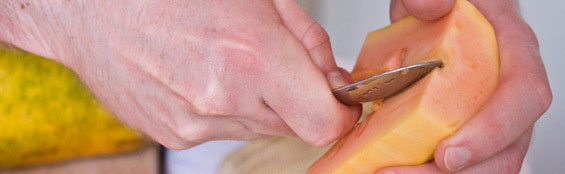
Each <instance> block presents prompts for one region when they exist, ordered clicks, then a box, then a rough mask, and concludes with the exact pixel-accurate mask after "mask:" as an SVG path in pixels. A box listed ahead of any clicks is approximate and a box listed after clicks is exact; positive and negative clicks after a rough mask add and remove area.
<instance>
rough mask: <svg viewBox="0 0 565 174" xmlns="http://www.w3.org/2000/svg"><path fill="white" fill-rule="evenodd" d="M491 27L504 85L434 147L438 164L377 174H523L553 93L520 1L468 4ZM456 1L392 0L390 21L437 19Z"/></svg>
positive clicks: (478, 1)
mask: <svg viewBox="0 0 565 174" xmlns="http://www.w3.org/2000/svg"><path fill="white" fill-rule="evenodd" d="M469 1H470V2H471V3H473V5H475V6H476V7H477V8H478V9H479V10H480V11H481V12H482V13H483V15H484V16H485V17H486V18H487V19H488V20H489V22H490V23H491V24H492V25H493V27H494V30H495V33H496V39H497V42H498V45H499V50H500V61H501V64H500V66H501V67H500V82H499V85H498V88H497V89H496V91H495V93H494V94H493V95H492V96H491V97H490V99H489V100H488V101H487V103H486V104H485V105H484V106H483V108H482V109H481V110H480V111H479V112H478V113H477V114H476V115H475V116H474V117H473V118H472V119H470V120H469V121H467V123H465V124H464V125H463V126H462V127H461V129H459V131H457V132H456V133H455V134H454V135H453V136H451V137H449V138H447V139H445V140H443V141H442V142H441V143H440V144H439V145H438V146H437V148H436V150H435V153H434V159H435V160H434V161H432V162H430V163H426V164H422V165H418V166H404V167H390V168H385V169H382V170H380V171H378V172H377V173H446V172H447V173H450V172H457V173H519V172H520V169H521V166H522V161H523V160H524V156H525V155H526V152H527V150H528V147H529V145H530V140H531V136H532V130H533V126H534V122H536V120H537V119H538V118H539V117H540V116H541V115H542V114H543V113H544V112H545V111H546V110H547V109H548V108H549V106H550V104H551V101H552V94H551V90H550V88H549V82H548V80H547V74H546V72H545V68H544V66H543V63H542V60H541V57H540V54H539V45H538V41H537V39H536V36H535V34H534V33H533V31H532V29H531V28H530V27H529V26H528V24H526V22H525V21H524V20H523V19H522V16H521V14H520V12H519V10H518V2H517V0H497V1H490V0H469ZM454 4H455V0H392V3H391V20H392V21H396V20H398V19H400V18H402V17H404V16H407V15H413V16H415V17H416V18H419V19H422V20H434V19H437V18H439V17H441V16H443V15H445V14H447V13H448V12H449V11H450V10H451V8H453V5H454Z"/></svg>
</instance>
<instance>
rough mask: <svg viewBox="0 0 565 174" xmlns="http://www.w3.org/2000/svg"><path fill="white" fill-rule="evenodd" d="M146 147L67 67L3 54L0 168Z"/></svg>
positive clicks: (22, 55)
mask: <svg viewBox="0 0 565 174" xmlns="http://www.w3.org/2000/svg"><path fill="white" fill-rule="evenodd" d="M144 144H145V140H144V139H143V138H142V137H141V136H140V135H139V134H138V133H136V132H134V131H132V130H130V129H128V128H127V127H125V126H123V125H122V124H120V122H118V121H117V120H116V119H115V118H114V117H113V116H112V114H111V113H110V112H108V111H107V110H106V109H105V108H104V107H103V106H102V105H101V104H100V103H99V102H98V101H97V100H96V98H95V97H93V95H92V94H91V93H90V92H89V91H88V89H87V88H86V87H85V86H84V85H83V84H82V83H81V81H80V80H79V79H78V78H77V76H76V74H75V73H74V72H73V71H71V70H69V69H67V68H65V67H64V66H62V65H60V64H58V63H56V62H54V61H51V60H48V59H45V58H42V57H39V56H35V55H32V54H28V53H23V52H17V51H8V50H0V168H13V167H18V166H24V165H31V164H38V163H45V162H55V161H62V160H67V159H71V158H77V157H86V156H94V155H102V154H113V153H119V152H126V151H132V150H135V149H138V148H140V147H141V146H143V145H144Z"/></svg>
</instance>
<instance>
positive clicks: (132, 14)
mask: <svg viewBox="0 0 565 174" xmlns="http://www.w3.org/2000/svg"><path fill="white" fill-rule="evenodd" d="M0 28H1V29H2V31H0V40H2V41H4V42H7V43H9V44H12V45H15V46H17V47H19V48H21V49H24V50H26V51H29V52H32V53H35V54H38V55H41V56H44V57H47V58H50V59H53V60H55V61H57V62H60V63H62V64H63V65H65V66H67V67H69V68H71V69H72V70H74V71H75V72H77V73H78V75H79V76H80V78H81V79H82V80H83V81H84V83H85V84H86V85H87V86H88V87H89V88H90V90H91V91H92V92H93V93H94V94H95V95H96V97H97V98H98V99H99V100H100V101H101V102H102V103H103V104H104V105H105V106H106V107H107V108H108V109H110V110H111V111H112V112H113V113H114V114H115V115H116V116H117V117H118V118H119V119H120V120H122V121H123V122H125V123H126V124H128V125H129V126H131V127H133V128H135V129H139V130H141V131H142V132H144V133H145V134H147V135H149V136H150V137H152V138H153V139H155V140H156V141H157V142H159V143H161V144H163V145H165V146H166V147H168V148H172V149H186V148H189V147H192V146H194V145H197V144H200V143H202V142H206V141H211V140H225V139H232V140H249V139H257V138H262V137H266V136H271V135H283V136H298V137H300V138H302V139H303V140H305V141H306V142H308V143H309V144H311V145H314V146H323V145H327V144H329V143H330V142H332V141H334V140H336V139H337V138H339V137H341V136H342V135H343V134H345V133H346V132H347V131H349V130H350V129H351V128H352V127H353V125H354V123H355V122H356V121H357V120H358V118H359V115H360V110H361V108H360V106H345V105H343V104H341V103H339V102H338V101H337V100H336V99H335V98H334V96H333V95H332V93H331V90H330V89H331V88H335V87H339V86H340V85H344V84H346V83H347V82H348V81H347V80H348V79H349V78H350V77H349V75H348V74H347V73H346V72H344V70H340V69H339V68H338V67H337V66H336V64H335V61H334V58H333V55H332V52H331V45H330V42H329V37H328V35H327V33H326V32H325V31H324V30H323V28H322V27H321V26H320V25H319V24H317V23H316V22H315V21H314V20H313V19H312V18H311V17H310V16H309V15H308V14H307V13H306V12H305V11H304V10H303V9H302V8H301V7H300V6H299V5H298V4H297V3H296V2H295V1H293V0H274V1H267V0H230V1H210V0H190V1H179V0H177V1H174V0H173V1H164V0H154V1H150V0H141V1H140V0H121V1H74V0H73V1H70V0H69V1H63V0H56V1H22V0H7V1H2V2H0ZM344 76H345V77H344Z"/></svg>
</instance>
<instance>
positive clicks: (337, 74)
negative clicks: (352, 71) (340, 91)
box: [327, 70, 350, 89]
mask: <svg viewBox="0 0 565 174" xmlns="http://www.w3.org/2000/svg"><path fill="white" fill-rule="evenodd" d="M346 73H347V72H346ZM346 75H348V74H346ZM327 78H328V82H329V83H330V87H331V88H332V89H336V88H339V87H342V86H345V85H347V84H349V83H350V82H349V81H348V80H347V78H346V77H344V74H343V73H342V72H341V70H335V71H331V72H329V73H328V75H327Z"/></svg>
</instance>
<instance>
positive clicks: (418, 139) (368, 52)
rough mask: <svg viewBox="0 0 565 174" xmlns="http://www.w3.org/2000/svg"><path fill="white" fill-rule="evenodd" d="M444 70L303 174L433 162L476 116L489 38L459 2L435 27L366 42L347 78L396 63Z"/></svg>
mask: <svg viewBox="0 0 565 174" xmlns="http://www.w3.org/2000/svg"><path fill="white" fill-rule="evenodd" d="M432 60H441V61H442V62H443V67H442V68H439V69H435V70H434V71H433V72H432V73H430V74H429V75H427V76H426V77H424V78H423V79H422V80H421V81H418V82H417V83H415V84H414V85H413V86H411V87H410V88H409V89H407V90H405V91H404V92H402V93H400V94H398V95H396V96H393V97H391V98H387V99H385V100H384V101H383V103H382V105H376V106H377V107H378V108H374V109H373V110H374V111H375V112H373V113H372V114H371V115H369V116H367V118H366V119H365V120H363V121H362V122H361V123H360V124H359V125H358V126H356V127H355V128H354V129H353V130H352V131H351V132H349V133H348V134H347V135H346V136H345V137H344V138H342V139H341V140H339V141H338V142H337V143H336V144H335V145H334V146H333V147H332V148H331V149H330V150H329V151H328V152H327V153H326V154H325V155H324V156H323V157H322V158H320V159H319V160H318V161H317V162H316V163H314V164H313V165H312V167H311V168H310V169H309V171H308V173H310V174H332V173H335V174H348V173H351V174H364V173H370V174H374V173H375V172H376V171H377V170H379V169H381V168H383V167H390V166H400V165H417V164H422V163H425V162H427V161H429V160H431V159H432V157H433V153H434V150H435V148H436V146H437V145H438V144H439V142H440V141H441V140H443V139H445V138H446V137H448V136H450V135H452V134H453V133H455V131H457V130H458V129H459V128H460V127H461V125H462V124H463V123H464V122H465V121H467V120H468V119H469V118H471V117H472V116H473V115H474V114H476V113H477V112H478V111H479V109H480V108H481V107H482V106H483V104H485V103H486V101H487V100H488V98H489V97H490V96H491V95H492V93H493V92H494V90H495V88H496V87H497V84H498V75H499V66H500V65H499V64H500V62H499V55H498V46H497V43H496V38H495V35H494V30H493V28H492V26H491V25H490V23H489V22H488V21H487V20H486V19H485V18H484V17H483V16H482V14H481V13H480V12H479V11H478V10H477V9H476V8H475V7H474V6H473V5H472V4H471V3H469V2H467V1H466V0H458V1H457V2H456V4H455V6H454V8H453V10H452V11H451V12H450V13H449V14H447V15H446V16H444V17H442V18H440V19H438V20H435V21H420V20H417V19H416V18H414V17H406V18H404V19H401V20H399V21H397V22H395V23H393V24H392V25H390V26H388V27H386V28H383V29H380V30H377V31H374V32H372V33H370V34H369V35H368V36H367V39H366V41H365V44H364V46H363V49H362V50H361V53H360V55H359V59H358V60H357V65H356V66H355V69H354V70H353V72H352V75H353V76H354V77H355V78H356V80H359V79H360V78H364V77H367V76H370V75H373V74H375V73H379V72H381V71H382V70H386V69H389V68H387V67H390V65H391V64H392V65H394V64H398V63H390V62H398V61H401V65H402V66H406V65H411V64H415V63H421V62H426V61H432Z"/></svg>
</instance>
